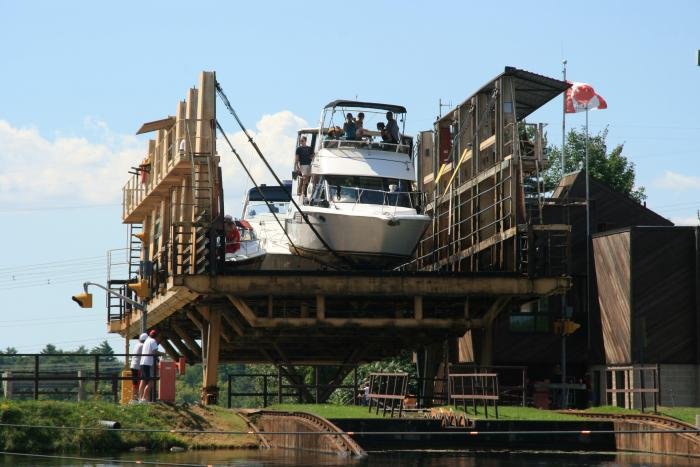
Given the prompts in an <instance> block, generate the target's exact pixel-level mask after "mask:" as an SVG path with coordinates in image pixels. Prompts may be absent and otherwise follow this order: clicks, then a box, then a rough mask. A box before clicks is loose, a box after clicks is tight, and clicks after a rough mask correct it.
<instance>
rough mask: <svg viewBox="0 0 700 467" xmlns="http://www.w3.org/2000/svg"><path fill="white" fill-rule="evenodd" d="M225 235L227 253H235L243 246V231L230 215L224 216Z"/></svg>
mask: <svg viewBox="0 0 700 467" xmlns="http://www.w3.org/2000/svg"><path fill="white" fill-rule="evenodd" d="M224 235H225V237H226V248H225V249H224V250H225V251H226V253H235V252H236V251H238V249H239V248H240V247H241V233H240V232H239V231H238V227H236V223H235V222H233V217H231V216H230V215H228V214H227V215H225V216H224Z"/></svg>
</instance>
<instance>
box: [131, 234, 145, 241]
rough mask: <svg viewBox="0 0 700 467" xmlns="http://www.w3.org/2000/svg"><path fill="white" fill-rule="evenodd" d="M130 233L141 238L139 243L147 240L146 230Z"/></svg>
mask: <svg viewBox="0 0 700 467" xmlns="http://www.w3.org/2000/svg"><path fill="white" fill-rule="evenodd" d="M131 235H133V236H134V237H136V238H138V239H139V240H141V243H146V242H148V234H147V233H146V232H139V233H135V234H131Z"/></svg>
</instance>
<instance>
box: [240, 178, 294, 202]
mask: <svg viewBox="0 0 700 467" xmlns="http://www.w3.org/2000/svg"><path fill="white" fill-rule="evenodd" d="M291 190H292V184H291V182H288V181H286V180H285V181H284V187H281V186H279V185H264V184H263V185H260V191H262V192H263V194H264V195H265V198H264V199H263V197H262V196H260V193H259V192H258V189H257V188H251V189H250V190H248V201H265V200H267V201H268V202H271V203H272V202H287V201H289V199H290V198H289V193H291Z"/></svg>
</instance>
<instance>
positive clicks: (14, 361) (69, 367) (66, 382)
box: [0, 353, 159, 403]
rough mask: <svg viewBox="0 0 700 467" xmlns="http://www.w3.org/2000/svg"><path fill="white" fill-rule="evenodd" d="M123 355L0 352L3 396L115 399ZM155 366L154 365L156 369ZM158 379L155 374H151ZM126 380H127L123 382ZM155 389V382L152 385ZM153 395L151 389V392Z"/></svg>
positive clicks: (79, 399)
mask: <svg viewBox="0 0 700 467" xmlns="http://www.w3.org/2000/svg"><path fill="white" fill-rule="evenodd" d="M117 357H123V358H126V357H128V355H126V354H87V353H85V354H82V353H41V354H0V381H1V382H2V396H3V397H4V398H5V399H34V400H39V399H50V400H76V399H77V400H78V401H81V400H88V399H90V400H94V399H103V398H105V397H106V398H108V400H112V401H113V402H115V403H118V402H119V389H120V388H119V384H120V382H121V383H122V384H131V381H132V378H131V377H130V376H123V375H122V371H123V369H124V362H123V361H120V360H118V359H117ZM156 367H157V365H154V368H156ZM152 379H153V380H154V381H158V380H159V377H158V376H157V375H155V376H153V377H152ZM127 382H128V383H127ZM153 386H154V387H153V390H155V384H154V385H153ZM154 394H155V392H154Z"/></svg>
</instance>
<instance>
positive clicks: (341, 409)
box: [270, 404, 580, 420]
mask: <svg viewBox="0 0 700 467" xmlns="http://www.w3.org/2000/svg"><path fill="white" fill-rule="evenodd" d="M270 409H271V410H280V411H287V412H309V413H312V414H314V415H318V416H320V417H324V418H330V419H337V418H382V411H381V409H380V410H379V415H375V410H374V409H373V410H372V413H369V411H368V408H367V407H362V406H353V405H331V404H319V405H315V404H278V405H273V406H272V407H270ZM437 409H438V410H439V409H442V410H445V411H449V410H452V411H453V412H454V413H455V414H456V415H457V416H459V415H462V414H464V411H463V410H462V409H455V408H454V407H452V406H444V407H438V408H437ZM498 415H499V419H500V420H580V418H579V417H575V416H573V415H567V414H561V413H559V412H556V411H551V410H540V409H535V408H532V407H520V406H499V407H498ZM467 416H468V417H469V418H479V419H482V418H485V414H484V408H483V407H479V408H478V409H477V414H476V415H474V413H473V412H472V409H471V407H470V408H469V413H468V414H467ZM492 417H495V411H494V410H493V407H489V418H492Z"/></svg>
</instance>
